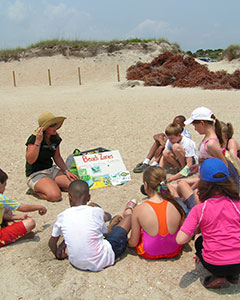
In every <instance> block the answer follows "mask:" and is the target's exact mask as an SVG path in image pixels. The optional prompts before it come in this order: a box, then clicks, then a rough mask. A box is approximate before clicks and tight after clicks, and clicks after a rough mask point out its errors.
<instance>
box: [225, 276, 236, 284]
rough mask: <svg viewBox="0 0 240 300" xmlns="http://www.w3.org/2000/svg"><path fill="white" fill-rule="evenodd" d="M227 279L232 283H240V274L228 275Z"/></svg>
mask: <svg viewBox="0 0 240 300" xmlns="http://www.w3.org/2000/svg"><path fill="white" fill-rule="evenodd" d="M226 278H227V280H228V281H229V282H230V283H232V284H238V280H239V275H231V276H226Z"/></svg>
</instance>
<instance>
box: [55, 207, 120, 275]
mask: <svg viewBox="0 0 240 300" xmlns="http://www.w3.org/2000/svg"><path fill="white" fill-rule="evenodd" d="M104 233H107V227H106V225H105V222H104V211H103V210H102V209H101V208H99V207H90V206H87V205H80V206H73V207H70V208H67V209H66V210H65V211H63V212H62V213H60V214H59V215H58V217H57V221H56V223H55V224H54V226H53V231H52V236H53V237H58V236H60V235H63V236H64V240H65V243H66V245H67V249H68V254H69V261H70V263H71V264H72V265H73V266H75V267H76V268H78V269H81V270H90V271H101V270H103V269H104V268H105V267H107V266H111V265H113V264H114V262H115V254H114V252H113V250H112V246H111V244H110V243H109V242H108V241H107V240H105V239H104V238H103V234H104Z"/></svg>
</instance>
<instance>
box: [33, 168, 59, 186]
mask: <svg viewBox="0 0 240 300" xmlns="http://www.w3.org/2000/svg"><path fill="white" fill-rule="evenodd" d="M59 171H60V169H59V168H58V167H57V166H52V167H51V168H49V169H45V170H41V171H37V172H34V173H32V174H31V175H30V176H29V177H28V178H27V185H28V187H30V189H32V190H33V191H34V186H35V184H36V183H37V182H38V181H39V180H40V179H42V178H44V177H48V178H51V179H52V180H54V179H55V177H56V176H57V174H58V172H59Z"/></svg>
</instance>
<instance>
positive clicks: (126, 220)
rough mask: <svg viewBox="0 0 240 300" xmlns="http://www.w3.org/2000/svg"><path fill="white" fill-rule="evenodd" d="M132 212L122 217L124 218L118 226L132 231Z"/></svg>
mask: <svg viewBox="0 0 240 300" xmlns="http://www.w3.org/2000/svg"><path fill="white" fill-rule="evenodd" d="M131 215H132V214H129V215H126V216H125V217H124V218H122V220H121V221H120V223H119V224H118V225H117V226H120V227H122V228H123V229H125V230H126V231H127V232H129V231H130V229H131V224H132V216H131Z"/></svg>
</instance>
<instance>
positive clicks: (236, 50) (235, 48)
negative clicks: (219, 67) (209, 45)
mask: <svg viewBox="0 0 240 300" xmlns="http://www.w3.org/2000/svg"><path fill="white" fill-rule="evenodd" d="M222 56H223V58H227V59H228V60H229V61H231V60H233V59H236V58H240V45H230V46H229V47H227V49H226V50H225V51H224V52H223V55H222Z"/></svg>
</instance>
